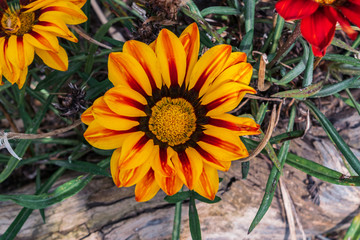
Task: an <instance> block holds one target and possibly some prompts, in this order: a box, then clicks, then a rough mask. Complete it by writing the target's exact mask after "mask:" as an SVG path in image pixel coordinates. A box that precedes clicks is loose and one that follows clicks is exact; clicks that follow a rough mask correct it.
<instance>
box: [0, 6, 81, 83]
mask: <svg viewBox="0 0 360 240" xmlns="http://www.w3.org/2000/svg"><path fill="white" fill-rule="evenodd" d="M85 2H86V0H37V1H33V0H20V1H19V2H18V3H16V2H12V3H9V2H8V1H5V0H0V19H1V26H0V68H1V70H0V74H1V72H2V74H3V75H4V76H5V78H6V79H7V80H8V81H9V82H11V83H13V84H14V83H17V84H18V86H19V88H22V86H23V84H24V83H25V80H26V75H27V72H28V66H29V65H30V64H31V63H32V61H33V60H34V54H35V53H36V54H37V55H38V56H39V57H40V58H41V59H42V60H43V62H44V63H45V64H46V65H48V66H49V67H51V68H54V69H57V70H60V71H66V70H67V68H68V56H67V54H66V52H65V50H64V49H63V48H62V47H61V46H60V45H59V41H58V39H57V37H62V38H65V39H67V40H69V41H72V42H77V41H78V40H77V38H76V37H75V36H74V34H73V33H72V32H71V31H70V30H69V29H68V27H67V26H66V24H79V23H82V22H85V21H86V20H87V17H86V16H85V14H84V13H83V12H82V11H81V9H80V8H81V7H82V6H83V5H84V4H85ZM0 83H1V80H0Z"/></svg>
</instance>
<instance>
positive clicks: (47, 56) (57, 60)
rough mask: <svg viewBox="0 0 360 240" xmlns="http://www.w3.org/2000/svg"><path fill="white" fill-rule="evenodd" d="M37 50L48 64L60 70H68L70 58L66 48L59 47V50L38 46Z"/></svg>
mask: <svg viewBox="0 0 360 240" xmlns="http://www.w3.org/2000/svg"><path fill="white" fill-rule="evenodd" d="M35 52H36V54H37V55H38V56H39V57H40V58H41V59H42V60H43V62H44V63H45V64H46V65H47V66H49V67H51V68H53V69H56V70H59V71H66V70H67V69H68V65H69V60H68V55H67V53H66V51H65V49H64V48H62V47H59V51H58V52H52V51H47V50H42V49H39V48H36V49H35Z"/></svg>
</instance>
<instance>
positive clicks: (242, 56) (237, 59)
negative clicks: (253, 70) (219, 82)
mask: <svg viewBox="0 0 360 240" xmlns="http://www.w3.org/2000/svg"><path fill="white" fill-rule="evenodd" d="M246 60H247V56H246V53H243V52H232V53H231V54H230V56H229V58H228V60H227V61H226V63H225V65H224V68H223V71H224V70H225V69H227V68H228V67H231V66H233V65H235V64H238V63H242V62H244V63H245V62H246Z"/></svg>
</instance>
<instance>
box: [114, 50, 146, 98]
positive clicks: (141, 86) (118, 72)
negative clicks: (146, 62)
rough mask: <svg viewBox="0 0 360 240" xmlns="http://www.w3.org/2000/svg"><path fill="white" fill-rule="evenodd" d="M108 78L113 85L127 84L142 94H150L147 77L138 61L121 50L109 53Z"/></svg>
mask: <svg viewBox="0 0 360 240" xmlns="http://www.w3.org/2000/svg"><path fill="white" fill-rule="evenodd" d="M108 68H109V80H110V81H111V82H112V83H113V84H114V86H129V87H130V88H132V89H134V90H135V91H137V92H138V93H140V94H142V95H143V96H151V85H150V82H149V79H148V77H147V75H146V73H145V71H144V69H143V68H142V66H141V65H140V63H139V62H138V61H136V59H135V58H134V57H132V56H131V55H129V54H127V53H122V52H116V53H110V55H109V61H108Z"/></svg>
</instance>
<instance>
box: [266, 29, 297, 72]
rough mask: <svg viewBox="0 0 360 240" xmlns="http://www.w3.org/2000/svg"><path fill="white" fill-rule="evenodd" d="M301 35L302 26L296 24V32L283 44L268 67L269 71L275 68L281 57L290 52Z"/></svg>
mask: <svg viewBox="0 0 360 240" xmlns="http://www.w3.org/2000/svg"><path fill="white" fill-rule="evenodd" d="M300 34H301V31H300V24H296V27H295V29H294V31H293V32H292V34H291V35H290V37H289V38H288V40H287V41H286V42H285V44H283V45H282V46H281V47H280V48H279V51H278V52H277V54H276V56H275V57H274V59H273V60H271V62H270V63H269V64H268V65H267V68H268V69H269V68H272V66H274V64H275V63H276V62H277V61H278V60H279V59H280V57H281V56H282V55H283V54H284V53H285V52H286V50H288V49H289V47H290V46H291V45H292V44H293V43H294V42H295V41H296V39H297V38H298V37H299V36H300Z"/></svg>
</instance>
